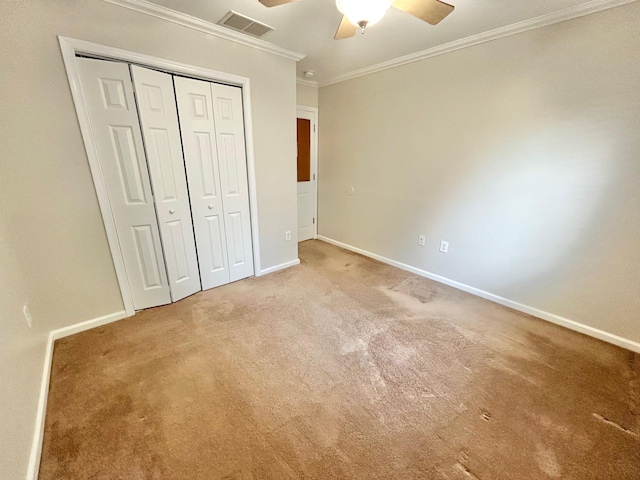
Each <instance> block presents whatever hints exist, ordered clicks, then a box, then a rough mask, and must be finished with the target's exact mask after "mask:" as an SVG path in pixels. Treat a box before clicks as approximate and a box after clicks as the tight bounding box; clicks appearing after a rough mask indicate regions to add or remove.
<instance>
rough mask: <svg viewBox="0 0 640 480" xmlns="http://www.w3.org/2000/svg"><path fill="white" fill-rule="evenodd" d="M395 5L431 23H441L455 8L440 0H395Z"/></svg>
mask: <svg viewBox="0 0 640 480" xmlns="http://www.w3.org/2000/svg"><path fill="white" fill-rule="evenodd" d="M393 6H394V7H396V8H397V9H398V10H402V11H403V12H407V13H408V14H409V15H413V16H414V17H417V18H419V19H420V20H424V21H425V22H427V23H430V24H431V25H437V24H438V23H440V22H441V21H442V20H444V18H445V17H446V16H447V15H449V14H450V13H451V12H453V8H454V7H453V5H449V4H448V3H444V2H441V1H439V0H394V2H393Z"/></svg>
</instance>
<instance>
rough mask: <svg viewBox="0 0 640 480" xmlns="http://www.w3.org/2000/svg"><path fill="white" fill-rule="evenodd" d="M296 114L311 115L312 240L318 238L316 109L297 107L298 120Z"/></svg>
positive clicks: (303, 106)
mask: <svg viewBox="0 0 640 480" xmlns="http://www.w3.org/2000/svg"><path fill="white" fill-rule="evenodd" d="M298 112H306V113H311V114H312V115H313V121H312V126H311V175H312V177H311V178H314V179H315V180H314V182H315V188H314V195H313V218H315V222H314V224H313V238H314V239H316V238H318V130H319V129H320V127H319V125H318V108H317V107H309V106H307V105H297V107H296V118H298Z"/></svg>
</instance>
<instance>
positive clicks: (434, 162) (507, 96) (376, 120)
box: [318, 2, 640, 341]
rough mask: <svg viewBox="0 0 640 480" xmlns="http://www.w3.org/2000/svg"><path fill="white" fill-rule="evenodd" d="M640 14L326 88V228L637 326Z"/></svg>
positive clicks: (425, 264)
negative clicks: (443, 244)
mask: <svg viewBox="0 0 640 480" xmlns="http://www.w3.org/2000/svg"><path fill="white" fill-rule="evenodd" d="M639 27H640V2H634V3H631V4H628V5H626V6H623V7H618V8H614V9H610V10H606V11H602V12H600V13H596V14H592V15H589V16H586V17H582V18H578V19H574V20H571V21H567V22H563V23H559V24H556V25H552V26H548V27H545V28H541V29H537V30H532V31H529V32H525V33H521V34H518V35H514V36H510V37H506V38H502V39H500V40H495V41H492V42H488V43H484V44H481V45H476V46H473V47H470V48H466V49H463V50H458V51H455V52H451V53H448V54H444V55H441V56H438V57H433V58H430V59H426V60H423V61H420V62H416V63H412V64H409V65H405V66H402V67H398V68H394V69H390V70H386V71H382V72H378V73H374V74H371V75H367V76H363V77H360V78H356V79H353V80H349V81H346V82H343V83H338V84H335V85H330V86H327V87H323V88H321V89H320V110H321V112H322V128H321V129H320V173H319V225H318V226H319V233H320V234H321V235H324V236H327V237H330V238H332V239H335V240H338V241H341V242H344V243H347V244H350V245H352V246H355V247H359V248H362V249H364V250H367V251H370V252H373V253H376V254H379V255H382V256H385V257H387V258H391V259H393V260H396V261H400V262H403V263H406V264H409V265H412V266H414V267H417V268H421V269H424V270H427V271H430V272H432V273H435V274H438V275H442V276H444V277H447V278H449V279H452V280H456V281H458V282H461V283H464V284H467V285H470V286H472V287H475V288H479V289H481V290H484V291H487V292H490V293H493V294H496V295H499V296H501V297H504V298H507V299H509V300H512V301H516V302H520V303H522V304H525V305H528V306H532V307H535V308H538V309H541V310H544V311H547V312H550V313H553V314H556V315H560V316H562V317H566V318H569V319H571V320H574V321H577V322H580V323H583V324H586V325H589V326H592V327H595V328H598V329H601V330H604V331H607V332H610V333H613V334H617V335H620V336H622V337H626V338H628V339H631V340H634V341H640V322H639V321H638V318H639V317H638V312H639V311H640V295H638V291H640V215H639V214H638V212H639V211H640V157H639V155H640V153H639V152H640V134H639V132H640V88H638V85H640V49H639V48H638V30H639ZM349 187H353V189H354V193H353V195H348V189H349ZM421 234H422V235H425V236H426V237H427V242H426V246H425V247H420V246H418V244H417V243H418V242H417V240H418V235H421ZM441 240H447V241H449V242H450V247H449V253H448V254H446V255H445V254H442V253H439V251H438V247H439V243H440V241H441Z"/></svg>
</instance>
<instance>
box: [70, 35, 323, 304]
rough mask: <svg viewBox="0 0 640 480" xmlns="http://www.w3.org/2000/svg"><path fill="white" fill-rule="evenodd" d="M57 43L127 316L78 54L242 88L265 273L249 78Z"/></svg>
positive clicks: (254, 221) (128, 300)
mask: <svg viewBox="0 0 640 480" xmlns="http://www.w3.org/2000/svg"><path fill="white" fill-rule="evenodd" d="M58 40H59V42H60V50H61V52H62V58H63V60H64V65H65V69H66V71H67V77H68V78H69V86H70V87H71V95H72V97H73V103H74V104H75V107H76V113H77V115H78V123H79V124H80V131H81V133H82V140H83V141H84V146H85V150H86V152H87V157H88V159H89V167H90V169H91V176H92V177H93V183H94V185H95V188H96V194H97V196H98V204H99V206H100V212H101V213H102V220H103V222H104V228H105V230H106V232H107V240H108V242H109V248H110V249H111V257H112V258H113V264H114V267H115V270H116V276H117V278H118V284H119V285H120V293H121V295H122V302H123V303H124V307H125V311H126V313H127V316H131V315H133V314H135V308H134V306H133V297H132V296H131V290H130V288H129V280H128V278H127V274H126V271H125V268H124V259H123V257H122V252H121V250H120V243H119V242H118V235H117V233H116V227H115V222H114V219H113V215H112V213H111V205H110V203H109V197H108V195H107V189H106V186H105V183H104V178H103V175H102V169H101V168H100V161H99V160H98V152H97V149H96V145H95V144H94V140H93V132H92V130H91V123H90V121H89V113H88V110H87V106H86V104H85V100H84V97H83V95H82V88H81V86H80V75H79V72H78V67H77V64H76V58H77V57H76V55H77V54H84V55H89V56H93V57H98V58H104V59H110V60H119V61H122V62H128V63H132V64H136V65H140V66H143V67H145V66H146V67H151V68H157V69H160V70H163V71H166V72H169V73H177V74H181V75H186V76H189V77H193V78H200V79H203V80H208V81H213V82H218V83H226V84H229V85H236V86H239V87H241V88H242V103H243V108H244V131H245V142H246V145H245V147H246V153H247V174H248V179H249V207H250V212H251V237H252V241H253V265H254V272H256V273H257V272H260V271H262V268H261V263H260V235H259V230H258V204H257V202H258V198H257V189H256V170H255V157H254V148H253V121H252V117H251V86H250V80H249V79H248V78H246V77H241V76H238V75H233V74H229V73H224V72H218V71H216V70H210V69H207V68H202V67H195V66H192V65H187V64H184V63H180V62H175V61H173V60H167V59H164V58H158V57H152V56H150V55H144V54H141V53H136V52H130V51H128V50H122V49H120V48H114V47H109V46H105V45H99V44H97V43H91V42H86V41H84V40H77V39H74V38H68V37H63V36H58ZM306 108H309V107H306ZM316 110H317V109H316ZM316 203H317V202H316Z"/></svg>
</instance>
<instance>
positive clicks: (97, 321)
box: [51, 310, 128, 340]
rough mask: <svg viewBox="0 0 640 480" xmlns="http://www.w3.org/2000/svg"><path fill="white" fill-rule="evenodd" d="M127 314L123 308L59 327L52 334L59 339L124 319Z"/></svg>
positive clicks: (54, 338) (55, 338)
mask: <svg viewBox="0 0 640 480" xmlns="http://www.w3.org/2000/svg"><path fill="white" fill-rule="evenodd" d="M127 316H128V315H127V312H125V311H124V310H121V311H119V312H115V313H110V314H109V315H104V316H102V317H98V318H93V319H91V320H87V321H86V322H80V323H76V324H74V325H69V326H68V327H64V328H59V329H58V330H52V331H51V335H52V336H53V340H58V339H59V338H64V337H68V336H70V335H75V334H76V333H80V332H84V331H85V330H90V329H92V328H96V327H100V326H102V325H106V324H108V323H112V322H116V321H118V320H122V319H123V318H126V317H127Z"/></svg>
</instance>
